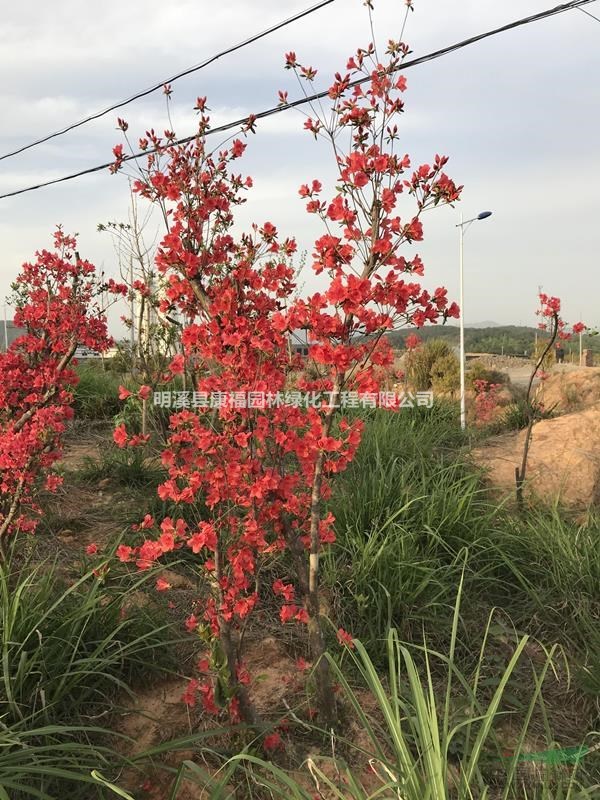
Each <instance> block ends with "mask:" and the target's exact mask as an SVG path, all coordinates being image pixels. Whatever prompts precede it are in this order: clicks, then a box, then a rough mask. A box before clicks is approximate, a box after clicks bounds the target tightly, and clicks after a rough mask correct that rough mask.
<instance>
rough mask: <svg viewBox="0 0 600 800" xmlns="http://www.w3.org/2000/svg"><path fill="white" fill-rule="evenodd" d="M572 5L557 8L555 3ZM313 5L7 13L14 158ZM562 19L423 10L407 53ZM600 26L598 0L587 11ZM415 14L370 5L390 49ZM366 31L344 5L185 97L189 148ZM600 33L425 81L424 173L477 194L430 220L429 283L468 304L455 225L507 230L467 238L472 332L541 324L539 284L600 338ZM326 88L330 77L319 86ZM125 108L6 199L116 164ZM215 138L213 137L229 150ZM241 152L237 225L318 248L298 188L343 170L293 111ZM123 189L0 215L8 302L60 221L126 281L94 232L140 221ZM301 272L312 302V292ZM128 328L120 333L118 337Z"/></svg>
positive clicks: (7, 140) (190, 87)
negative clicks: (445, 159)
mask: <svg viewBox="0 0 600 800" xmlns="http://www.w3.org/2000/svg"><path fill="white" fill-rule="evenodd" d="M556 2H558V0H556ZM310 4H311V0H305V2H302V0H293V2H292V0H284V2H281V0H277V2H276V0H253V1H252V2H248V0H246V1H245V2H244V0H220V2H219V3H209V2H207V0H170V2H169V3H164V2H162V1H161V2H159V0H144V2H141V0H128V2H127V3H124V2H122V0H104V1H103V3H101V4H96V3H94V4H91V3H85V4H84V3H81V2H75V0H55V1H54V2H53V3H42V2H41V0H34V3H8V2H6V1H5V2H3V3H2V5H3V8H2V16H1V20H0V74H2V76H3V80H2V82H1V83H0V102H1V108H2V111H3V113H2V124H1V125H0V154H3V153H5V152H8V151H9V150H12V149H14V148H16V147H18V146H20V145H23V144H26V143H27V142H29V141H31V140H32V139H36V138H39V137H40V136H42V135H44V134H47V133H51V132H53V131H54V130H57V129H59V128H62V127H64V126H65V125H67V124H68V123H70V122H74V121H76V120H78V119H79V118H81V117H83V116H86V115H88V114H90V113H92V112H95V111H98V110H100V109H102V108H104V107H106V106H108V105H110V104H112V103H113V102H115V101H117V100H120V99H123V98H125V97H127V96H129V95H131V94H133V93H134V92H136V91H138V90H141V89H144V88H146V87H147V86H150V85H152V84H154V83H157V82H160V81H162V80H163V79H165V78H167V77H168V76H170V75H172V74H174V73H176V72H178V71H180V70H183V69H185V68H186V67H189V66H192V65H194V64H197V63H199V62H201V61H203V60H204V59H205V58H207V57H209V56H210V55H212V54H214V53H215V52H217V51H218V50H220V49H222V48H224V47H226V46H228V45H231V44H234V43H236V42H238V41H240V40H242V39H245V38H246V37H248V36H249V35H251V34H252V33H255V32H259V31H260V30H262V29H264V28H266V27H268V26H270V25H272V24H274V23H276V22H278V21H280V20H281V19H283V18H285V17H287V16H289V15H291V14H293V13H295V12H297V11H300V10H302V9H303V8H306V7H308V6H309V5H310ZM552 5H554V3H553V0H504V2H502V3H499V2H498V0H460V2H452V0H415V1H414V6H415V12H414V13H412V14H410V15H409V19H408V23H407V28H406V32H405V36H404V39H405V41H407V42H408V43H409V44H410V46H411V48H412V50H413V53H414V55H415V56H419V55H423V54H425V53H427V52H430V51H432V50H435V49H438V48H440V47H443V46H445V45H448V44H451V43H452V42H455V41H459V40H462V39H464V38H466V37H469V36H473V35H475V34H477V33H480V32H482V31H484V30H487V29H490V28H493V27H496V26H499V25H502V24H505V23H507V22H510V21H511V20H514V19H518V18H520V17H524V16H527V15H529V14H533V13H536V12H539V11H542V10H544V9H546V8H549V7H551V6H552ZM585 8H586V9H587V10H588V11H589V12H590V13H592V14H595V15H596V16H597V17H600V2H598V3H591V4H589V5H587V6H586V7H585ZM404 13H405V6H404V2H403V0H375V13H374V20H375V26H376V35H377V37H378V39H379V40H380V41H381V42H385V41H387V39H388V38H390V37H397V36H398V35H399V30H400V27H401V24H402V20H403V18H404ZM370 38H371V33H370V30H369V26H368V17H367V14H366V10H365V8H364V7H363V4H362V0H334V2H332V3H331V4H330V5H329V6H327V7H325V8H324V9H321V10H320V11H318V12H316V13H314V14H312V15H310V16H309V17H307V18H305V19H303V20H301V21H298V22H296V23H294V24H292V25H290V26H288V27H286V28H285V29H284V30H281V31H279V32H277V33H275V34H273V35H271V36H269V37H268V38H267V39H264V40H262V41H261V42H259V43H256V44H253V45H250V46H249V47H246V48H245V49H243V50H241V51H240V52H238V53H236V54H234V55H232V56H228V57H227V58H223V59H221V60H219V61H217V62H216V63H215V64H213V65H211V66H210V67H208V68H206V69H204V70H202V71H201V72H199V73H196V74H194V75H191V76H189V77H186V78H184V79H182V80H180V81H177V82H176V83H175V84H174V87H173V88H174V95H173V99H172V104H171V108H172V114H173V118H174V127H175V129H176V131H177V133H178V135H181V136H183V135H186V134H188V133H191V132H192V131H193V126H194V119H195V118H194V115H193V112H192V107H193V105H194V102H195V98H196V97H197V96H198V95H207V96H208V99H209V106H210V108H211V109H212V120H213V124H214V125H218V124H219V123H222V122H226V121H229V120H231V119H235V118H237V117H242V116H244V115H246V114H248V113H251V112H257V111H260V110H262V109H265V108H268V107H270V106H272V105H275V104H276V102H277V90H278V89H289V93H290V99H293V98H294V97H295V96H296V89H295V87H294V85H293V83H292V81H291V74H290V73H289V72H285V71H284V70H283V69H282V66H283V54H284V52H286V51H287V50H295V51H296V53H297V54H298V58H299V59H300V60H301V61H302V62H303V63H308V64H312V65H313V66H314V67H317V68H318V69H319V77H318V78H317V87H318V88H324V87H326V86H327V85H328V79H329V77H330V75H331V74H332V73H333V72H334V71H336V70H337V69H343V68H344V66H345V63H346V58H347V56H348V55H350V54H351V53H352V52H353V51H354V50H355V49H356V47H357V46H360V45H366V44H368V42H369V41H370ZM598 75H600V22H597V21H595V20H593V19H591V18H590V17H589V16H587V15H586V14H584V13H582V12H581V11H577V10H574V11H570V12H568V13H563V14H560V15H558V16H555V17H552V18H550V19H547V20H543V21H541V22H537V23H534V24H532V25H529V26H526V27H523V28H519V29H517V30H514V31H510V32H508V33H504V34H501V35H499V36H497V37H494V38H492V39H487V40H485V41H483V42H481V43H478V44H475V45H472V46H470V47H468V48H465V49H463V50H461V51H460V52H457V53H454V54H452V55H449V56H446V57H444V58H441V59H438V60H436V61H433V62H431V63H429V64H426V65H423V66H419V67H416V68H414V69H410V70H409V71H407V73H406V77H407V79H408V91H407V93H406V95H405V101H406V113H405V115H404V118H403V121H402V133H403V140H402V144H401V148H402V149H403V150H405V151H406V152H407V153H410V154H411V156H412V158H413V162H414V163H417V162H419V163H421V162H424V161H428V160H430V159H431V158H432V156H433V155H434V154H435V153H445V154H447V155H449V156H450V162H449V165H448V172H449V174H450V175H451V176H452V177H453V178H454V179H455V180H456V181H457V183H461V184H464V186H465V189H464V193H463V197H462V202H461V203H460V204H459V206H457V208H455V209H452V208H443V209H439V210H436V211H435V212H432V213H431V214H429V215H428V216H427V217H426V218H425V220H424V222H425V241H424V242H423V243H422V244H421V245H420V246H419V248H418V251H419V252H420V253H421V255H422V257H423V259H424V261H425V266H426V279H425V281H424V283H425V284H426V285H427V286H431V287H433V286H434V285H439V284H444V285H446V286H447V287H448V289H449V293H450V294H451V295H452V297H453V298H457V296H458V233H457V229H456V227H455V226H456V223H457V222H458V221H459V213H460V211H462V212H463V213H464V215H465V218H468V217H471V216H474V215H476V214H477V213H478V212H479V211H482V210H488V209H489V210H491V211H493V216H492V217H491V218H490V219H488V220H485V221H482V222H478V223H475V224H474V225H473V226H471V227H470V228H469V230H468V232H467V233H466V236H465V287H466V295H465V320H466V322H467V324H470V323H476V322H481V321H483V320H494V321H496V322H498V323H506V324H510V323H514V324H533V323H534V321H535V316H534V313H533V312H534V310H535V307H536V293H537V287H538V286H539V285H541V286H542V287H543V289H544V291H546V292H548V293H551V294H556V295H558V296H560V297H561V298H562V299H563V308H564V315H565V317H566V318H567V319H568V320H570V321H575V319H576V318H582V319H583V320H584V321H585V322H586V323H588V324H589V325H591V326H597V325H599V324H600V303H599V298H600V202H599V200H598V196H599V195H598V186H599V185H600V150H599V148H598V128H599V123H600V82H599V81H598ZM319 80H320V82H319ZM119 113H120V115H121V116H123V117H125V118H126V119H127V120H128V121H129V123H130V129H131V131H132V132H133V133H134V135H135V136H137V135H138V134H140V135H141V134H143V132H144V130H145V129H146V128H148V127H150V126H153V127H155V128H157V129H159V130H161V129H163V128H164V127H168V121H167V117H166V107H165V101H164V97H163V96H162V94H161V93H160V92H157V93H155V94H154V95H152V96H150V97H148V98H146V99H144V100H143V101H139V102H136V103H134V104H132V105H130V106H128V107H127V108H126V109H123V110H122V111H121V112H119ZM115 126H116V113H115V114H110V115H108V116H106V117H104V118H102V119H101V120H98V121H96V122H94V123H92V124H89V125H86V126H85V127H83V128H80V129H78V130H76V131H73V132H71V133H69V134H67V135H65V136H62V137H60V138H58V139H55V140H53V141H51V142H49V143H47V144H45V145H42V146H40V147H37V148H35V149H33V150H31V151H29V152H27V153H24V154H22V155H20V156H16V157H14V158H10V159H6V160H4V161H0V194H1V193H4V192H7V191H11V190H14V189H19V188H21V187H24V186H27V185H30V184H35V183H38V182H40V181H42V180H48V179H51V178H54V177H59V176H61V175H63V174H68V173H70V172H75V171H77V170H79V169H84V168H86V167H89V166H93V165H95V164H100V163H103V162H105V161H108V160H110V157H111V149H112V146H113V145H114V144H115V143H116V142H118V141H120V140H121V139H120V133H119V132H118V131H116V130H115ZM215 143H216V142H215ZM249 145H250V146H249V148H248V150H247V156H246V157H245V172H246V173H247V174H251V175H252V176H253V178H254V181H255V188H254V189H253V190H252V193H251V194H250V195H249V202H248V204H247V205H246V206H245V207H244V210H243V218H242V221H243V222H244V223H248V222H250V221H252V220H256V221H257V222H263V221H265V220H267V219H269V220H270V221H272V222H273V223H274V224H276V225H277V227H278V228H279V229H280V231H281V232H282V233H284V234H286V235H287V234H294V235H296V237H297V239H298V241H299V245H300V248H305V249H308V250H310V247H311V243H312V241H313V240H314V236H315V233H316V230H315V228H314V227H312V226H311V222H312V221H313V219H312V218H309V217H307V215H306V214H305V212H304V206H303V203H302V202H301V201H300V200H299V199H298V194H297V189H298V186H299V185H300V183H303V182H305V181H306V180H307V179H312V178H316V177H319V178H327V177H328V176H330V175H331V169H330V166H329V161H330V153H329V151H328V150H327V148H326V145H325V143H322V144H320V143H315V142H314V141H313V140H312V138H311V137H310V136H309V135H308V134H306V133H305V132H304V131H303V117H302V115H301V113H300V112H298V111H287V112H285V113H283V114H280V115H277V116H276V117H273V118H271V119H270V120H265V121H264V122H262V123H261V124H260V125H259V128H258V133H257V135H256V136H254V137H251V139H250V142H249ZM127 209H128V186H127V179H126V177H125V176H122V175H119V176H111V175H110V174H108V172H100V173H96V174H94V175H90V176H86V177H83V178H80V179H78V180H74V181H72V182H68V183H65V184H61V185H58V186H51V187H48V188H45V189H42V190H39V191H36V192H31V193H29V194H24V195H20V196H17V197H13V198H8V199H5V200H0V241H1V245H2V247H1V250H0V303H1V302H2V300H3V298H4V296H5V295H6V293H7V292H8V290H9V285H10V282H11V280H13V279H14V277H15V276H16V274H17V272H18V269H19V266H20V264H21V263H22V262H23V261H24V260H27V259H29V258H31V257H32V255H33V253H34V252H35V250H36V249H38V248H41V247H44V246H47V245H48V244H49V242H50V236H51V232H52V230H53V228H54V226H55V225H56V224H57V223H59V222H60V223H62V224H63V226H64V227H65V229H66V230H67V231H71V232H78V233H79V245H80V252H81V254H82V255H85V256H86V257H87V258H90V259H91V260H92V261H94V262H95V263H96V264H97V265H98V266H101V267H103V268H104V269H105V271H106V272H107V273H108V274H109V275H115V276H116V275H117V271H118V267H117V264H116V259H115V255H114V251H113V248H112V246H111V242H110V240H109V239H108V238H107V237H106V234H104V235H103V234H100V233H97V231H96V227H97V224H98V223H99V222H105V221H107V220H111V219H116V220H122V219H126V216H127ZM311 280H312V279H311V277H310V275H308V274H307V275H306V281H307V287H310V283H311ZM114 333H116V334H118V333H119V330H118V328H117V327H116V326H115V329H114Z"/></svg>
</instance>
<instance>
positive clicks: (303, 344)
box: [290, 328, 308, 356]
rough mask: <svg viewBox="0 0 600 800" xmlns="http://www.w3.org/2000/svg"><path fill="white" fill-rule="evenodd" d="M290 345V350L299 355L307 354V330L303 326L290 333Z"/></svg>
mask: <svg viewBox="0 0 600 800" xmlns="http://www.w3.org/2000/svg"><path fill="white" fill-rule="evenodd" d="M290 346H291V348H292V352H293V353H296V354H299V355H301V356H307V355H308V332H307V331H305V330H304V328H297V329H296V330H295V331H292V332H291V333H290Z"/></svg>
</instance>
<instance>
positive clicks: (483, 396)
mask: <svg viewBox="0 0 600 800" xmlns="http://www.w3.org/2000/svg"><path fill="white" fill-rule="evenodd" d="M501 387H502V384H501V383H492V382H491V381H486V380H482V379H480V380H476V381H473V389H474V391H475V418H476V420H477V421H478V422H481V423H486V422H491V420H492V418H493V414H494V410H495V409H496V408H497V406H498V389H500V388H501Z"/></svg>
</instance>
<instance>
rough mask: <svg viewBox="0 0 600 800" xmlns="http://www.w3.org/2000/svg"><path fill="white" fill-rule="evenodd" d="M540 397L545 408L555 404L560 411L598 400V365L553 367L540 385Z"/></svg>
mask: <svg viewBox="0 0 600 800" xmlns="http://www.w3.org/2000/svg"><path fill="white" fill-rule="evenodd" d="M540 397H541V398H542V399H543V402H544V405H545V406H546V407H547V408H551V407H552V406H555V407H556V410H557V411H559V412H561V413H565V412H570V411H581V410H582V409H584V408H589V407H590V406H591V405H594V403H599V402H600V367H583V368H581V369H568V368H565V369H561V368H560V367H555V369H554V370H553V372H552V374H551V375H550V377H549V378H547V380H545V381H544V382H543V384H542V385H541V387H540Z"/></svg>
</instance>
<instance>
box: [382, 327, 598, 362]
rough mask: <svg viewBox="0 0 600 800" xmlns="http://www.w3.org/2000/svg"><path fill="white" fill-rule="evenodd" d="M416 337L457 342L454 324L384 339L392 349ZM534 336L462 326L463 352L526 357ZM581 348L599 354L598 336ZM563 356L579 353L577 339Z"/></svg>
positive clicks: (511, 330)
mask: <svg viewBox="0 0 600 800" xmlns="http://www.w3.org/2000/svg"><path fill="white" fill-rule="evenodd" d="M411 334H416V335H417V336H418V337H419V338H420V339H421V340H422V341H424V342H426V341H428V340H429V339H444V340H445V341H447V342H448V344H450V345H453V346H457V345H458V343H459V328H458V326H457V325H426V326H425V327H424V328H421V329H420V330H417V329H415V328H405V329H403V330H401V331H394V332H392V333H389V334H388V339H389V341H390V342H391V344H392V346H393V347H397V348H399V349H403V348H404V341H405V339H406V337H407V336H410V335H411ZM536 334H537V335H538V338H539V337H540V336H541V337H543V336H544V333H543V332H541V331H538V330H537V329H536V328H533V327H531V328H530V327H527V326H525V325H495V324H492V325H488V326H484V327H478V328H475V327H467V326H465V349H466V350H467V352H469V353H497V354H498V355H500V354H504V355H507V356H510V355H514V356H519V355H523V354H524V353H525V352H527V353H528V354H530V353H531V352H532V351H533V348H534V344H535V337H536ZM583 347H584V348H589V349H591V350H593V351H594V352H595V353H598V352H600V336H584V337H583ZM565 350H566V353H567V355H568V354H569V353H571V352H573V353H578V352H579V338H578V337H575V339H573V341H570V342H566V343H565Z"/></svg>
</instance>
